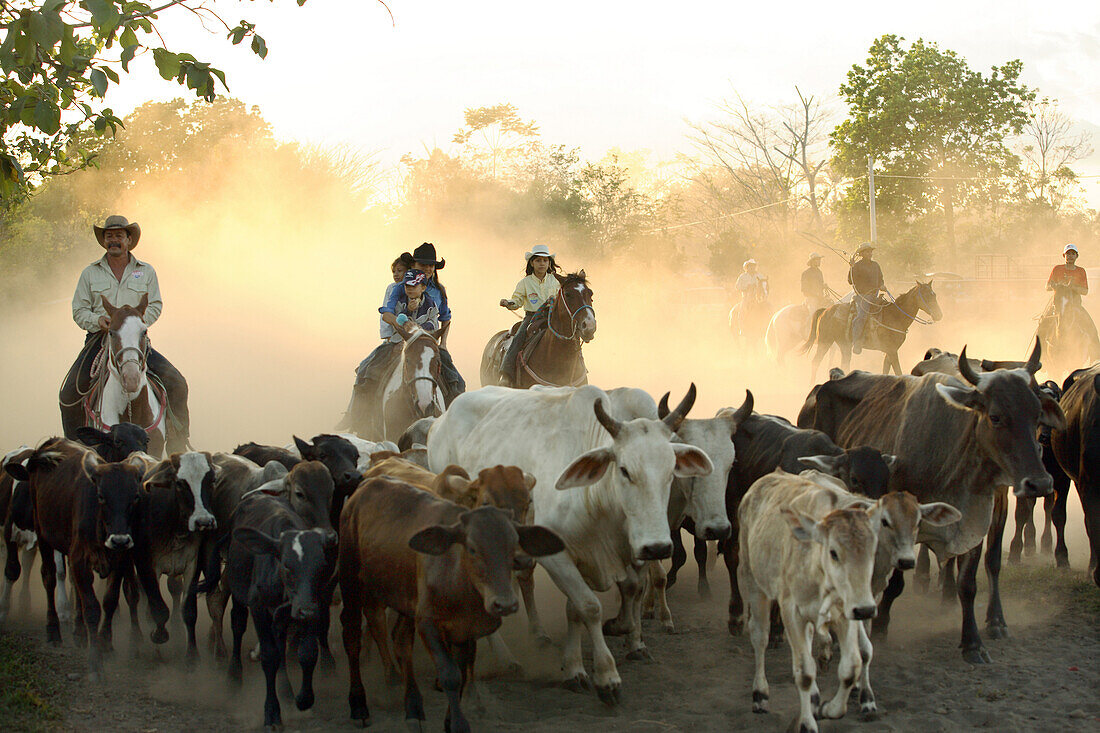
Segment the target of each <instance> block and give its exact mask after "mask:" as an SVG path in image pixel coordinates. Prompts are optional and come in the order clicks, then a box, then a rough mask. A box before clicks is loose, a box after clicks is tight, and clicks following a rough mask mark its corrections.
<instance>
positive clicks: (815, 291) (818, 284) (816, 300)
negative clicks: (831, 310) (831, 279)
mask: <svg viewBox="0 0 1100 733" xmlns="http://www.w3.org/2000/svg"><path fill="white" fill-rule="evenodd" d="M802 297H803V298H805V299H806V307H807V308H809V309H810V313H815V312H817V311H818V310H819V309H821V308H826V307H828V305H829V300H828V298H827V297H826V296H825V276H824V275H823V274H822V273H821V255H819V254H818V253H817V252H814V253H812V254H811V255H810V259H808V260H807V261H806V269H805V270H803V272H802Z"/></svg>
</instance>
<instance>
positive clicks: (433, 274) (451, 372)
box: [382, 242, 466, 406]
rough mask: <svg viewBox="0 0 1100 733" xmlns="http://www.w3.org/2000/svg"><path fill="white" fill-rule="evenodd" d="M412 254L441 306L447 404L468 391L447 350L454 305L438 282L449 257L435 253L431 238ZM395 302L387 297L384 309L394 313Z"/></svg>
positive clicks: (441, 352)
mask: <svg viewBox="0 0 1100 733" xmlns="http://www.w3.org/2000/svg"><path fill="white" fill-rule="evenodd" d="M412 256H413V265H412V269H414V270H418V271H420V272H423V273H424V274H425V275H427V277H428V280H427V291H426V292H427V293H428V295H429V296H430V297H431V299H432V300H433V301H435V303H436V305H437V306H438V307H439V358H440V362H441V365H442V368H443V381H444V383H445V384H444V389H443V392H444V395H443V396H444V397H445V398H446V402H447V405H448V406H450V404H451V400H453V399H454V398H455V397H458V396H459V395H460V394H462V393H463V392H465V391H466V381H465V380H464V379H463V378H462V375H461V374H459V373H458V369H456V368H455V363H454V359H452V358H451V352H450V351H448V350H447V334H448V333H449V332H450V330H451V308H450V306H449V305H448V304H447V289H446V288H445V287H443V284H442V283H441V282H439V272H438V271H439V270H442V269H443V268H444V267H446V266H447V260H445V259H443V258H442V257H438V256H437V255H436V252H435V245H434V244H432V243H431V242H424V243H423V244H421V245H420V246H419V247H417V248H416V249H414V250H413V252H412ZM394 305H395V303H394V300H393V298H392V297H391V298H387V299H386V302H385V304H384V305H383V306H382V307H383V308H384V309H385V310H383V311H382V312H387V311H388V312H390V313H392V312H393V306H394Z"/></svg>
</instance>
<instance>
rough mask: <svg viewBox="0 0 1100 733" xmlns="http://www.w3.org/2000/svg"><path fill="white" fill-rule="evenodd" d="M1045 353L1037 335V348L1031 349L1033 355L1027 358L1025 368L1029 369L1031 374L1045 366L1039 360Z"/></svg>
mask: <svg viewBox="0 0 1100 733" xmlns="http://www.w3.org/2000/svg"><path fill="white" fill-rule="evenodd" d="M1042 355H1043V347H1042V345H1041V344H1040V343H1039V337H1038V336H1036V337H1035V348H1034V349H1032V350H1031V356H1029V357H1028V358H1027V364H1025V365H1024V369H1027V371H1028V373H1029V374H1034V373H1035V372H1037V371H1039V368H1040V367H1041V366H1043V363H1042V362H1041V361H1039V358H1040V357H1041V356H1042Z"/></svg>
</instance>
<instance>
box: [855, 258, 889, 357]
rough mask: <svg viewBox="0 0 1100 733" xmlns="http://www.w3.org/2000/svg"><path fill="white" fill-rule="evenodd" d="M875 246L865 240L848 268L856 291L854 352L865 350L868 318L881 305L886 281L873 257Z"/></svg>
mask: <svg viewBox="0 0 1100 733" xmlns="http://www.w3.org/2000/svg"><path fill="white" fill-rule="evenodd" d="M874 249H875V248H874V246H873V245H872V244H871V243H870V242H864V243H863V244H861V245H859V249H857V250H856V255H855V256H856V257H858V258H859V259H858V260H855V259H854V258H853V262H852V263H851V267H850V268H849V270H848V282H849V283H851V285H852V290H853V291H855V297H854V298H853V299H852V304H853V305H854V311H853V318H852V353H853V354H858V353H860V352H861V351H863V336H864V334H865V333H866V330H867V319H868V317H869V316H870V315H871V310H872V308H875V307H877V306H879V305H880V303H879V291H880V290H882V289H883V287H884V285H885V281H884V280H883V278H882V268H881V267H879V264H878V263H877V262H875V261H874V260H873V259H872V258H871V257H872V253H873V252H874Z"/></svg>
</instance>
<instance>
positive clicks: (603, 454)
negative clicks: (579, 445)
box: [554, 448, 615, 491]
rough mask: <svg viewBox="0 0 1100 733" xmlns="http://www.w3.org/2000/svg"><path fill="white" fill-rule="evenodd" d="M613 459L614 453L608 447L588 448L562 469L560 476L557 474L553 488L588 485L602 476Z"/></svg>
mask: <svg viewBox="0 0 1100 733" xmlns="http://www.w3.org/2000/svg"><path fill="white" fill-rule="evenodd" d="M614 460H615V454H614V453H613V452H612V451H611V449H610V448H596V449H595V450H590V451H588V452H587V453H584V454H582V455H581V456H580V457H578V458H577V459H576V460H575V461H573V462H572V463H570V464H569V466H568V467H567V468H566V469H565V470H564V471H562V474H561V476H558V480H557V483H555V484H554V488H556V489H557V490H559V491H561V490H563V489H573V488H576V487H578V486H590V485H592V484H594V483H596V482H597V481H599V480H600V479H601V478H603V475H604V474H605V473H607V469H608V467H609V466H610V465H611V463H612V461H614Z"/></svg>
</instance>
